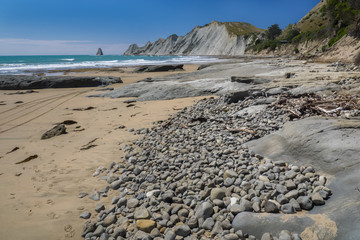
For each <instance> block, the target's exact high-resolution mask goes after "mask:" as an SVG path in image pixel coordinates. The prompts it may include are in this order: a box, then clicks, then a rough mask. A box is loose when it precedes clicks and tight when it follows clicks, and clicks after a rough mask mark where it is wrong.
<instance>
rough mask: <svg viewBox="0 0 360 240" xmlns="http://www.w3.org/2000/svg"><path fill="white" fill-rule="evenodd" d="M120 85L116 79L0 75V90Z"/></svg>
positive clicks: (118, 79)
mask: <svg viewBox="0 0 360 240" xmlns="http://www.w3.org/2000/svg"><path fill="white" fill-rule="evenodd" d="M114 83H122V80H121V79H120V78H117V77H73V76H40V77H39V76H25V75H0V90H22V89H42V88H77V87H97V86H106V85H109V84H114Z"/></svg>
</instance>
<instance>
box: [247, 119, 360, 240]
mask: <svg viewBox="0 0 360 240" xmlns="http://www.w3.org/2000/svg"><path fill="white" fill-rule="evenodd" d="M246 145H247V146H248V147H249V148H250V149H251V150H253V151H254V152H255V153H258V154H261V155H263V156H265V157H268V158H270V159H276V160H283V161H286V162H289V163H294V164H298V165H303V164H307V165H311V166H313V167H314V168H315V170H316V171H323V172H324V173H325V175H326V176H327V178H328V179H329V182H330V183H328V184H327V187H328V188H330V189H331V190H332V192H333V195H332V196H331V197H330V199H329V200H328V201H327V202H326V204H325V205H324V206H321V207H317V208H315V209H313V210H312V211H310V212H309V213H306V214H305V215H310V214H321V215H323V216H325V217H326V218H330V219H332V220H333V221H334V222H335V223H336V225H337V237H336V239H344V240H345V239H346V240H349V239H354V240H355V239H358V237H359V236H360V228H359V226H360V218H359V216H360V190H359V189H360V174H359V173H360V161H359V156H360V120H359V119H353V120H346V119H326V118H318V117H313V118H308V119H303V120H299V121H294V122H288V123H286V124H285V125H284V127H283V129H282V130H280V131H278V132H275V133H273V134H270V135H268V136H265V137H263V138H261V139H258V140H254V141H251V142H249V143H247V144H246ZM276 225H277V224H276V222H274V224H272V223H270V226H271V227H276ZM318 239H323V238H321V237H319V238H318Z"/></svg>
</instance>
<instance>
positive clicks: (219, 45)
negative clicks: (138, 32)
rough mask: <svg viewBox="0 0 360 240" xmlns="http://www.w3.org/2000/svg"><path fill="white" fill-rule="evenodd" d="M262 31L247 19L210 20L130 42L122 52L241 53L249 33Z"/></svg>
mask: <svg viewBox="0 0 360 240" xmlns="http://www.w3.org/2000/svg"><path fill="white" fill-rule="evenodd" d="M262 31H263V30H262V29H259V28H257V27H255V26H253V25H251V24H249V23H240V22H226V23H224V22H216V21H213V22H211V23H210V24H208V25H205V26H203V27H199V26H197V27H195V28H194V29H193V30H192V31H191V32H189V33H188V34H186V35H185V36H177V35H175V34H174V35H171V36H169V37H168V38H166V39H161V38H160V39H159V40H157V41H156V42H154V43H151V42H148V43H147V44H146V45H145V46H143V47H139V46H138V45H136V44H132V45H130V47H129V48H128V50H127V51H126V52H125V53H124V55H243V54H244V52H245V49H246V46H247V44H248V43H249V42H250V39H251V37H249V36H250V35H251V34H252V33H258V32H262Z"/></svg>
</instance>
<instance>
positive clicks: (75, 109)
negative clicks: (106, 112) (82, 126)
mask: <svg viewBox="0 0 360 240" xmlns="http://www.w3.org/2000/svg"><path fill="white" fill-rule="evenodd" d="M93 109H96V107H92V106H89V107H86V108H73V109H72V110H73V111H89V110H93Z"/></svg>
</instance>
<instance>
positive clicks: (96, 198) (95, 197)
mask: <svg viewBox="0 0 360 240" xmlns="http://www.w3.org/2000/svg"><path fill="white" fill-rule="evenodd" d="M89 198H90V199H91V200H94V201H99V200H100V193H98V192H97V191H94V192H93V193H92V194H90V195H89Z"/></svg>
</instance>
